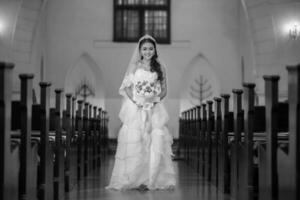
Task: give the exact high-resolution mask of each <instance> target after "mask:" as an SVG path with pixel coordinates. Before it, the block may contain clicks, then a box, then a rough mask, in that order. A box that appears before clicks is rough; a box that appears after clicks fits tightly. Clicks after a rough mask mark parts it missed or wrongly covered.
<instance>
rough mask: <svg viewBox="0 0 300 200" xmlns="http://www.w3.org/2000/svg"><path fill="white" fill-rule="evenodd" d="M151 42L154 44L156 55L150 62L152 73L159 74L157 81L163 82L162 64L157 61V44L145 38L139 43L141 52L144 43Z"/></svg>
mask: <svg viewBox="0 0 300 200" xmlns="http://www.w3.org/2000/svg"><path fill="white" fill-rule="evenodd" d="M146 42H149V43H151V44H153V46H154V55H153V56H152V58H151V61H150V71H151V72H156V73H157V80H159V81H162V80H163V73H162V70H161V64H160V63H159V62H158V61H157V57H158V56H157V51H156V43H155V41H153V40H152V39H150V38H144V39H142V40H141V41H140V43H139V50H141V47H142V45H143V44H144V43H146Z"/></svg>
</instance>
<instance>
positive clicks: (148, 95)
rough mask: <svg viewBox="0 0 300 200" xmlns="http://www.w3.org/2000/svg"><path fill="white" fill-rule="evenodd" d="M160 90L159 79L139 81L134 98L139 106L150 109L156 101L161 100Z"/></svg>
mask: <svg viewBox="0 0 300 200" xmlns="http://www.w3.org/2000/svg"><path fill="white" fill-rule="evenodd" d="M160 92H161V86H160V84H159V83H158V82H157V81H156V82H150V81H147V80H143V81H138V82H137V83H136V84H135V95H134V100H135V101H136V103H137V104H138V105H139V106H142V107H143V109H145V110H150V109H151V108H152V107H153V105H154V103H155V102H159V101H160V98H159V97H158V95H159V94H160Z"/></svg>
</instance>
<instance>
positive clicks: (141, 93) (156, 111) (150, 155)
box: [106, 35, 175, 190]
mask: <svg viewBox="0 0 300 200" xmlns="http://www.w3.org/2000/svg"><path fill="white" fill-rule="evenodd" d="M119 92H120V94H121V95H122V96H124V99H123V104H122V107H121V110H120V113H119V117H120V119H121V121H122V123H123V125H122V127H121V129H120V132H119V135H118V146H117V151H116V155H115V164H114V168H113V172H112V176H111V180H110V183H109V185H108V186H107V187H106V188H107V189H117V190H124V189H139V188H143V189H150V190H154V189H170V188H174V186H175V172H174V167H173V163H172V159H171V156H172V149H171V145H172V142H173V138H172V135H171V134H170V133H169V132H168V129H167V128H166V123H167V121H168V119H169V116H168V113H167V112H166V109H165V107H164V105H163V102H162V100H163V99H164V97H165V96H166V93H167V85H166V70H165V66H164V65H163V64H162V62H161V61H160V60H159V58H158V52H157V44H156V41H155V39H154V38H153V37H151V36H149V35H145V36H143V37H142V38H140V40H139V42H138V45H137V47H136V49H135V51H134V53H133V56H132V58H131V61H130V64H129V67H128V69H127V72H126V74H125V77H124V80H123V82H122V85H121V87H120V90H119Z"/></svg>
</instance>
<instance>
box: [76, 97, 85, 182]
mask: <svg viewBox="0 0 300 200" xmlns="http://www.w3.org/2000/svg"><path fill="white" fill-rule="evenodd" d="M77 103H78V107H77V112H76V115H77V116H76V118H77V120H76V121H77V122H76V124H77V179H78V180H81V179H82V178H83V175H84V167H83V166H84V163H83V162H84V160H83V150H84V145H83V144H84V143H83V142H84V138H83V109H82V104H83V101H82V100H78V101H77Z"/></svg>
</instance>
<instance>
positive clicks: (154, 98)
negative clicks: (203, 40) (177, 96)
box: [146, 96, 157, 103]
mask: <svg viewBox="0 0 300 200" xmlns="http://www.w3.org/2000/svg"><path fill="white" fill-rule="evenodd" d="M146 102H149V103H155V102H157V96H152V97H147V98H146Z"/></svg>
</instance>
